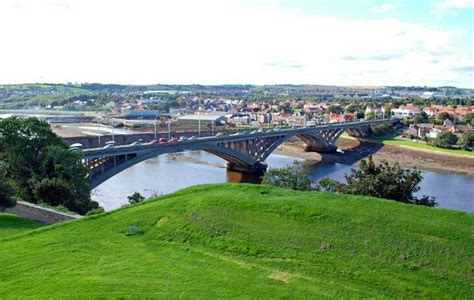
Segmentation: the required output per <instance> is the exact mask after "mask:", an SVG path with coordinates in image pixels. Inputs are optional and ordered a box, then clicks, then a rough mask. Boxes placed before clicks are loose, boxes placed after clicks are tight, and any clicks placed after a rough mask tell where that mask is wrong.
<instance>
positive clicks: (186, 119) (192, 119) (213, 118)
mask: <svg viewBox="0 0 474 300" xmlns="http://www.w3.org/2000/svg"><path fill="white" fill-rule="evenodd" d="M226 121H227V118H226V117H225V116H223V115H214V114H213V115H208V114H199V115H185V116H182V117H179V118H178V124H179V125H192V126H197V125H198V124H199V123H201V126H207V125H209V126H211V125H214V126H217V125H224V124H225V123H226Z"/></svg>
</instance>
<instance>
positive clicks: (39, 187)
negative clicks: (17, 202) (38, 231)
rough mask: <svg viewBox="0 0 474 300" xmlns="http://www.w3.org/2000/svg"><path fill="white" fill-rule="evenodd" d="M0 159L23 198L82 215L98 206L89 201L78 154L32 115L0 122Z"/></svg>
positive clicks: (17, 191)
mask: <svg viewBox="0 0 474 300" xmlns="http://www.w3.org/2000/svg"><path fill="white" fill-rule="evenodd" d="M0 135H1V136H2V138H1V139H0V161H3V162H4V164H5V165H6V175H5V176H6V178H7V179H8V180H9V181H10V182H11V183H12V185H13V188H14V190H15V195H16V196H17V197H18V198H21V199H23V200H25V201H29V202H33V203H46V204H49V205H53V206H57V205H60V204H61V205H64V206H65V207H67V208H68V209H69V210H71V211H74V212H77V213H80V214H85V213H86V212H87V211H88V210H90V209H92V208H95V207H97V206H98V204H97V203H96V202H93V201H91V200H90V193H89V185H88V182H87V169H86V168H85V167H84V166H83V165H82V163H81V161H80V158H81V154H80V153H71V152H70V151H69V150H68V147H67V145H66V144H65V143H64V142H63V140H62V139H61V138H60V137H58V136H57V135H56V134H54V133H53V132H52V131H51V129H50V128H49V125H48V123H46V122H43V121H40V120H38V119H36V118H27V119H20V118H15V117H13V118H7V119H4V120H2V121H0Z"/></svg>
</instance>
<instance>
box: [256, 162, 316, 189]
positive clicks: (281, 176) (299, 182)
mask: <svg viewBox="0 0 474 300" xmlns="http://www.w3.org/2000/svg"><path fill="white" fill-rule="evenodd" d="M310 176H311V172H310V170H309V168H308V167H307V166H306V165H305V164H304V162H301V161H296V160H295V161H294V162H293V165H290V166H287V167H283V168H274V169H273V168H272V169H270V170H268V171H267V172H266V173H265V175H264V176H263V181H262V183H263V184H270V185H274V186H278V187H281V188H286V189H293V190H299V191H309V190H312V189H313V188H312V186H311V184H312V182H311V178H310Z"/></svg>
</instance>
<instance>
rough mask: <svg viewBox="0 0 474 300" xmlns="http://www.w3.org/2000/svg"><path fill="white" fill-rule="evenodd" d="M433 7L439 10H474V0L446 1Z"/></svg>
mask: <svg viewBox="0 0 474 300" xmlns="http://www.w3.org/2000/svg"><path fill="white" fill-rule="evenodd" d="M433 6H434V8H439V9H450V8H474V0H444V1H442V2H438V3H435V4H434V5H433Z"/></svg>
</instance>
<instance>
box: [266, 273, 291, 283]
mask: <svg viewBox="0 0 474 300" xmlns="http://www.w3.org/2000/svg"><path fill="white" fill-rule="evenodd" d="M268 278H270V279H273V280H278V281H283V282H284V283H288V282H290V280H292V279H293V278H295V276H294V275H292V274H290V273H286V272H280V271H276V270H275V271H273V272H272V273H271V274H270V275H269V276H268Z"/></svg>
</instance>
